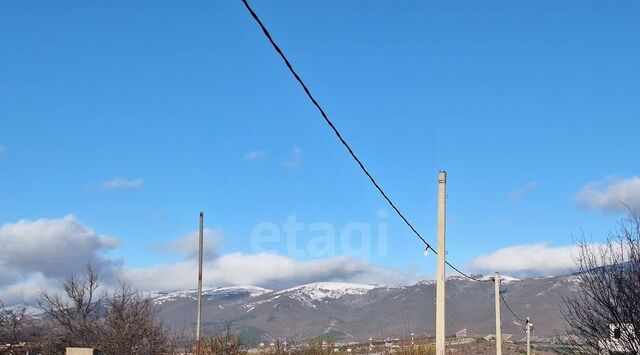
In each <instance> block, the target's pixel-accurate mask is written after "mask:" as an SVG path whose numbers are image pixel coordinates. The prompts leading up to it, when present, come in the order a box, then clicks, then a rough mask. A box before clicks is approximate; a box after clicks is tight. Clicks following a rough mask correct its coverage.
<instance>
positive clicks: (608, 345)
mask: <svg viewBox="0 0 640 355" xmlns="http://www.w3.org/2000/svg"><path fill="white" fill-rule="evenodd" d="M629 339H635V330H634V327H633V324H628V323H625V324H609V339H608V340H601V341H599V342H598V348H600V349H599V351H600V354H602V355H633V354H636V352H635V351H634V349H628V348H627V347H628V345H629ZM636 341H637V340H636ZM633 347H634V348H635V349H638V348H640V344H634V346H633Z"/></svg>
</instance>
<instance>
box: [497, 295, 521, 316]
mask: <svg viewBox="0 0 640 355" xmlns="http://www.w3.org/2000/svg"><path fill="white" fill-rule="evenodd" d="M500 299H502V303H504V305H505V306H507V309H508V310H509V313H511V315H512V316H513V317H514V318H515V319H517V320H519V321H521V322H524V320H523V319H522V318H520V317H518V316H517V315H516V314H515V313H513V310H511V307H509V304H508V303H507V301H506V300H505V299H504V296H503V295H502V292H500Z"/></svg>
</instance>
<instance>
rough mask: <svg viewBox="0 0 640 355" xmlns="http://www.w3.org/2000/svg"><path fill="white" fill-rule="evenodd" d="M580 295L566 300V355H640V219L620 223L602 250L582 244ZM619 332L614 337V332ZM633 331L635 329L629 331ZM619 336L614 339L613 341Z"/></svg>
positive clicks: (579, 261) (578, 260) (564, 311)
mask: <svg viewBox="0 0 640 355" xmlns="http://www.w3.org/2000/svg"><path fill="white" fill-rule="evenodd" d="M579 251H580V252H579V255H577V257H576V268H577V270H576V271H577V272H576V273H575V277H576V278H577V288H578V289H577V292H574V293H573V295H571V296H570V297H566V298H565V299H564V310H563V316H564V318H565V320H566V321H567V324H568V329H567V333H568V336H566V337H564V338H563V339H562V340H561V342H562V343H563V344H564V352H565V353H588V354H594V353H598V352H599V351H600V350H616V351H619V353H625V354H627V353H628V354H638V353H640V219H639V218H638V215H637V214H635V213H631V218H630V219H628V220H624V221H622V222H620V226H619V228H618V230H617V231H615V232H614V233H612V234H611V235H610V236H609V237H608V239H607V241H606V242H605V243H604V244H602V245H594V244H593V243H589V242H585V241H583V242H581V243H580V248H579ZM610 325H613V327H614V328H617V329H620V332H618V333H616V334H612V329H611V328H610ZM629 325H630V326H629ZM612 335H614V337H612Z"/></svg>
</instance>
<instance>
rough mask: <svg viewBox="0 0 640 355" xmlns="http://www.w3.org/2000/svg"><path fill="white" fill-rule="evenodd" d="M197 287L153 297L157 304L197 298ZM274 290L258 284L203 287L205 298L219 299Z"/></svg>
mask: <svg viewBox="0 0 640 355" xmlns="http://www.w3.org/2000/svg"><path fill="white" fill-rule="evenodd" d="M197 291H198V290H197V289H190V290H186V291H174V292H158V291H156V292H153V293H152V294H151V297H152V298H153V300H154V303H155V304H162V303H165V302H170V301H175V300H176V299H179V298H188V299H192V300H197V295H198V293H197ZM270 292H273V290H268V289H266V288H262V287H256V286H230V287H206V288H203V289H202V299H203V300H208V301H211V300H214V299H216V298H218V299H230V298H243V297H246V296H248V297H257V296H260V295H263V294H265V293H270Z"/></svg>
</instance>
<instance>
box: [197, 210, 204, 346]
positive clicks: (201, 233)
mask: <svg viewBox="0 0 640 355" xmlns="http://www.w3.org/2000/svg"><path fill="white" fill-rule="evenodd" d="M198 244H199V245H198V314H197V315H196V355H200V324H201V318H202V259H203V257H202V255H203V252H202V250H203V247H204V213H203V212H200V229H199V232H198Z"/></svg>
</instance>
